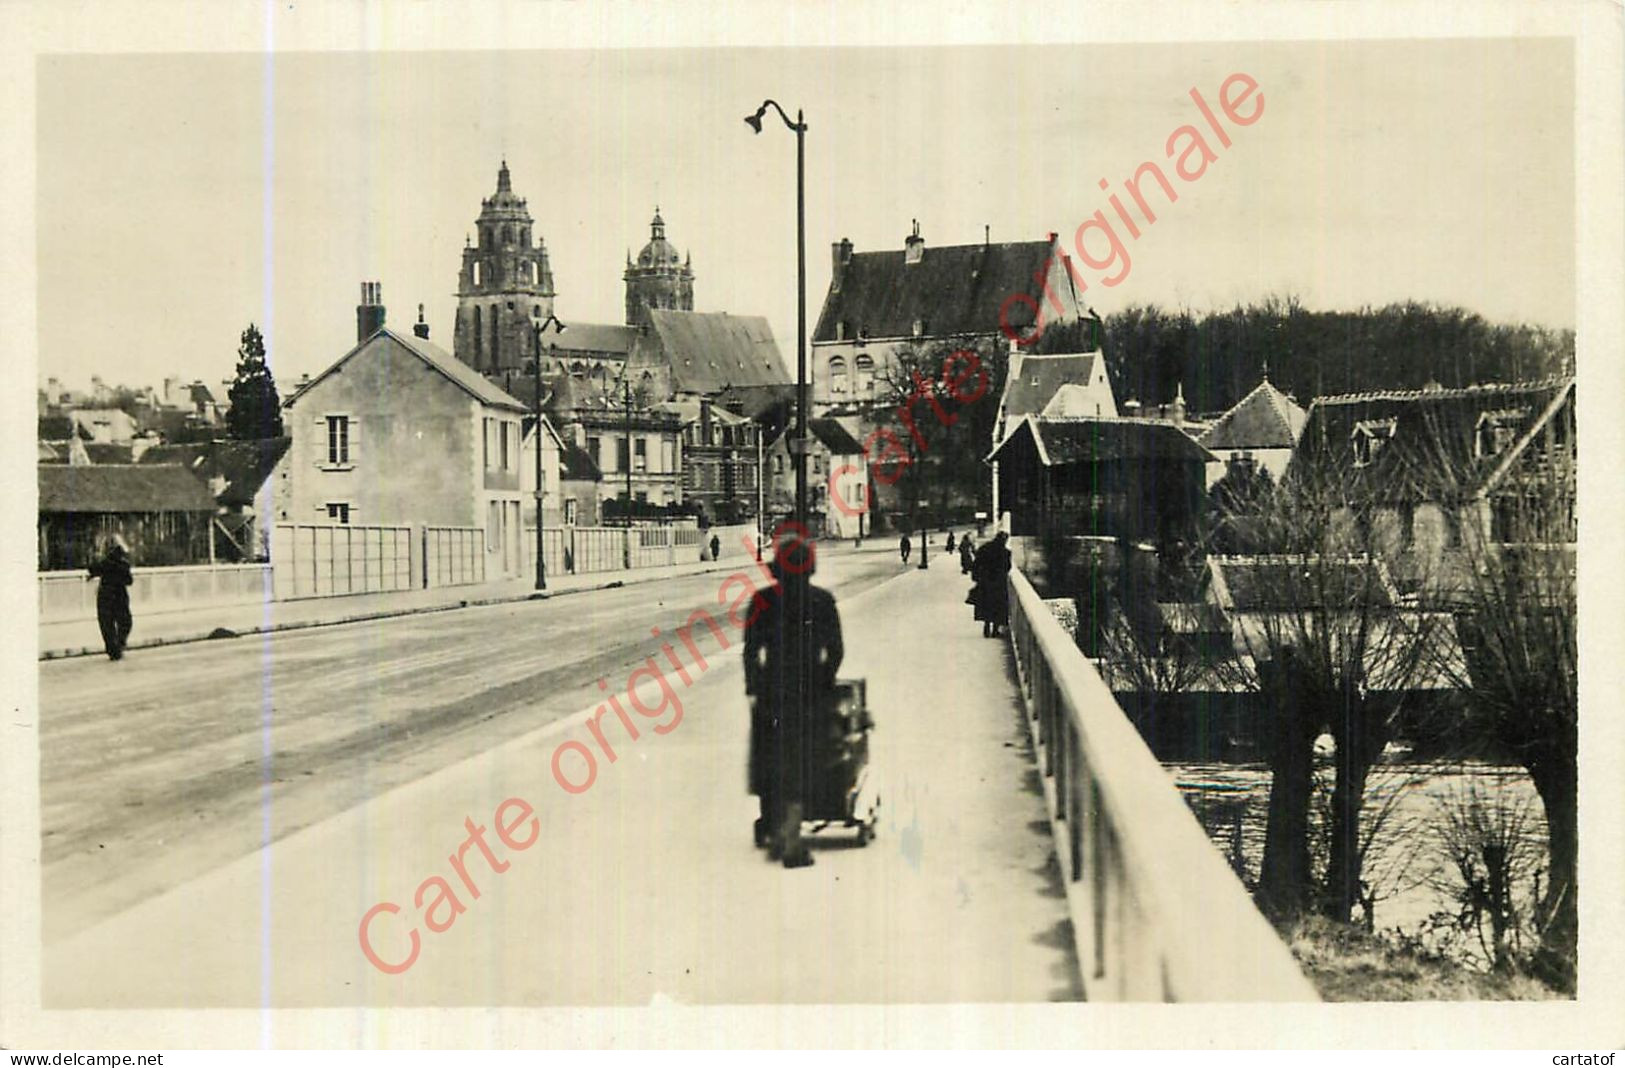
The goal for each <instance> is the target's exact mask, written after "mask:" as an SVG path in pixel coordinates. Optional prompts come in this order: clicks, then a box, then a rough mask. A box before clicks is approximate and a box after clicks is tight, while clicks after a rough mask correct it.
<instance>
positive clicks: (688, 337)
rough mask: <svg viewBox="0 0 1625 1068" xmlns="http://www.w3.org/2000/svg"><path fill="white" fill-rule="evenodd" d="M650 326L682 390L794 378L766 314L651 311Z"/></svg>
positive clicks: (676, 387) (712, 389)
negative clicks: (774, 338) (789, 372)
mask: <svg viewBox="0 0 1625 1068" xmlns="http://www.w3.org/2000/svg"><path fill="white" fill-rule="evenodd" d="M649 325H650V329H651V330H652V331H653V333H654V335H655V338H656V340H657V341H658V344H659V346H660V350H661V352H662V353H663V356H664V359H665V362H666V364H667V365H668V366H669V367H670V369H671V383H672V389H673V391H674V392H678V393H718V392H720V391H722V390H723V389H726V388H727V387H729V386H755V385H770V384H782V383H785V382H788V381H790V376H789V374H788V373H787V372H786V371H785V369H784V358H783V357H782V356H781V355H780V354H779V346H778V344H777V342H775V341H774V340H773V328H772V327H770V326H768V325H767V320H766V319H765V318H763V317H762V316H760V315H729V314H728V313H727V312H683V311H668V310H664V309H653V308H652V309H650V311H649Z"/></svg>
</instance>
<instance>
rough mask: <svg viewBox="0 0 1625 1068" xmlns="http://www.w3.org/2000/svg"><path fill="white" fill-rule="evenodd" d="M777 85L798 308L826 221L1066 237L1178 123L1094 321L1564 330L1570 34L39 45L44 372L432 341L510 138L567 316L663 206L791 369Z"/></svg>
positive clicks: (1091, 299) (593, 297)
mask: <svg viewBox="0 0 1625 1068" xmlns="http://www.w3.org/2000/svg"><path fill="white" fill-rule="evenodd" d="M1234 73H1244V74H1247V75H1249V76H1250V77H1251V78H1253V79H1254V80H1255V81H1256V82H1257V83H1258V86H1259V90H1258V92H1259V93H1260V94H1261V95H1262V97H1263V101H1264V103H1263V110H1262V112H1261V113H1259V115H1258V117H1257V119H1256V120H1255V121H1254V122H1253V123H1252V124H1251V125H1247V126H1239V125H1236V124H1233V123H1227V122H1226V121H1225V120H1224V118H1223V116H1222V109H1221V107H1220V105H1219V92H1220V86H1221V84H1222V83H1223V82H1224V81H1225V79H1226V78H1227V77H1229V76H1230V75H1231V74H1234ZM1193 88H1194V89H1196V90H1197V91H1198V92H1199V93H1200V94H1202V96H1203V97H1204V98H1205V99H1206V100H1207V101H1208V102H1209V105H1210V107H1211V108H1212V109H1213V110H1214V111H1215V113H1216V114H1219V116H1220V117H1219V121H1220V122H1221V123H1225V127H1226V130H1227V135H1228V136H1229V137H1230V140H1231V144H1230V146H1229V147H1227V148H1226V147H1222V146H1221V145H1220V144H1219V142H1218V141H1217V140H1216V139H1215V138H1214V137H1212V136H1210V129H1209V127H1207V125H1206V124H1205V121H1204V119H1203V118H1202V115H1201V112H1200V111H1199V110H1198V108H1197V105H1196V103H1195V102H1194V101H1193V100H1192V98H1191V97H1190V95H1189V93H1190V91H1191V90H1192V89H1193ZM767 96H772V97H774V98H775V99H777V100H779V101H780V102H781V103H783V104H785V105H786V106H787V107H788V108H789V109H790V110H791V111H792V113H793V112H794V110H795V109H796V108H798V107H799V108H803V109H805V112H806V120H807V122H808V124H809V130H808V133H807V137H806V148H807V178H806V191H807V245H808V250H807V272H808V285H807V316H808V329H809V331H810V330H811V329H812V326H813V324H814V323H815V322H816V320H817V317H818V311H819V308H820V306H821V304H822V301H823V297H824V293H825V291H826V289H827V287H828V282H829V272H830V251H829V249H830V244H831V242H834V241H837V240H839V239H841V238H843V237H847V238H850V239H851V240H852V242H853V244H854V246H855V248H856V249H857V250H858V251H860V252H861V251H871V250H876V249H892V248H900V247H901V246H902V242H903V239H904V237H905V236H906V235H907V234H908V233H909V231H910V228H911V225H912V222H913V220H918V221H919V225H920V231H921V234H922V236H924V238H925V240H926V246H927V249H928V250H929V248H930V247H931V246H932V245H943V244H963V243H971V242H976V241H980V240H982V238H983V234H984V227H986V228H987V232H988V233H989V234H990V235H991V237H992V239H993V240H994V241H1017V240H1033V239H1042V238H1043V237H1045V236H1046V235H1047V234H1048V233H1050V232H1052V231H1053V232H1058V233H1060V234H1061V235H1062V241H1063V242H1064V243H1066V244H1067V245H1068V246H1069V247H1070V246H1071V245H1072V244H1073V240H1074V236H1075V234H1076V230H1077V228H1078V226H1079V224H1080V223H1083V222H1084V221H1086V220H1088V219H1089V218H1091V217H1092V216H1093V215H1094V213H1095V212H1096V211H1104V212H1105V217H1106V218H1107V219H1108V220H1110V219H1111V218H1112V211H1111V208H1110V207H1109V204H1108V201H1107V197H1108V195H1110V194H1117V195H1119V197H1120V199H1122V200H1123V201H1125V202H1126V201H1127V200H1128V197H1127V196H1126V194H1124V193H1123V182H1124V180H1125V179H1126V178H1128V176H1129V175H1131V174H1132V173H1134V171H1135V170H1136V169H1137V168H1138V167H1139V165H1140V164H1141V163H1143V162H1144V161H1146V160H1155V161H1157V162H1159V163H1160V164H1161V165H1162V166H1163V167H1164V169H1165V170H1169V171H1170V178H1171V179H1172V174H1171V168H1172V164H1171V163H1170V162H1169V160H1168V156H1167V154H1166V151H1165V146H1166V144H1167V142H1168V140H1169V138H1170V135H1171V134H1173V133H1174V132H1175V131H1176V130H1177V129H1178V128H1179V127H1180V126H1182V125H1185V124H1187V123H1190V124H1194V125H1196V127H1197V128H1198V129H1199V130H1200V131H1201V132H1202V133H1203V134H1204V136H1208V138H1209V140H1210V142H1211V146H1210V147H1211V148H1212V150H1213V152H1214V153H1215V154H1216V156H1217V158H1216V159H1215V160H1214V161H1212V162H1211V163H1210V164H1209V165H1208V166H1207V168H1206V170H1205V171H1204V172H1203V173H1202V174H1201V175H1200V177H1198V178H1196V179H1195V180H1193V181H1188V182H1185V181H1180V180H1178V179H1173V180H1174V182H1175V184H1176V186H1177V187H1178V188H1177V191H1178V193H1179V199H1178V201H1177V203H1172V204H1165V203H1164V202H1163V201H1162V200H1159V199H1155V198H1153V200H1152V203H1153V206H1154V208H1155V209H1156V211H1157V215H1158V219H1157V222H1156V224H1155V225H1154V226H1147V227H1144V228H1143V230H1142V234H1141V236H1140V237H1139V238H1137V239H1131V238H1130V237H1129V236H1128V235H1127V234H1126V233H1122V234H1120V235H1119V236H1120V237H1121V239H1122V240H1123V241H1124V243H1125V248H1126V250H1127V252H1128V254H1129V257H1130V268H1129V269H1128V270H1127V271H1126V272H1119V273H1121V280H1120V281H1119V282H1118V284H1116V285H1114V286H1108V285H1106V284H1105V280H1104V279H1105V278H1106V277H1107V276H1108V274H1109V272H1100V271H1096V272H1087V271H1086V272H1084V277H1085V278H1086V279H1087V280H1088V281H1089V282H1090V288H1089V291H1088V293H1087V295H1086V301H1087V303H1088V304H1090V305H1091V306H1093V307H1094V308H1095V309H1097V310H1098V311H1099V312H1100V313H1101V314H1102V315H1109V314H1111V313H1112V312H1113V311H1115V310H1117V309H1120V308H1122V307H1125V306H1127V305H1130V304H1135V303H1156V304H1159V305H1163V306H1167V307H1180V306H1183V307H1189V308H1191V309H1194V310H1198V311H1200V310H1205V309H1209V308H1215V307H1228V306H1230V305H1232V304H1234V303H1236V302H1246V301H1252V300H1258V299H1261V298H1264V297H1267V296H1270V295H1288V294H1291V295H1295V296H1297V297H1298V299H1299V300H1300V301H1301V302H1302V303H1303V304H1304V305H1305V306H1307V307H1310V308H1354V307H1359V306H1362V305H1365V304H1373V305H1379V304H1383V303H1387V302H1390V301H1399V300H1411V299H1414V300H1420V301H1431V302H1436V303H1441V304H1454V305H1461V306H1463V307H1466V308H1468V309H1470V310H1472V311H1476V312H1478V313H1480V314H1482V315H1484V316H1485V317H1486V318H1488V319H1491V320H1493V321H1527V322H1532V323H1538V324H1541V325H1545V326H1552V327H1572V326H1573V325H1574V323H1575V314H1576V308H1575V190H1574V183H1575V175H1574V132H1573V131H1574V104H1573V99H1574V61H1573V56H1572V51H1571V46H1570V44H1569V42H1568V41H1566V40H1560V39H1550V40H1542V39H1535V40H1531V39H1524V40H1511V39H1480V40H1437V41H1414V42H1413V41H1391V40H1390V41H1381V42H1361V41H1353V42H1320V41H1308V42H1275V43H1262V44H1252V43H1239V44H1238V43H1234V42H1225V43H1215V44H1148V45H1132V44H1111V45H1064V46H1041V47H1012V46H997V47H986V48H976V47H918V48H901V47H899V48H890V47H888V48H864V49H856V48H844V49H798V50H772V49H762V48H750V49H746V48H739V49H712V50H704V51H702V50H678V49H672V50H652V49H646V50H603V51H584V50H577V51H551V52H549V51H527V52H521V51H510V52H458V53H452V52H443V53H402V52H394V53H389V52H341V53H299V54H294V53H276V54H272V55H269V56H267V55H264V54H252V53H240V54H216V55H140V54H126V55H77V56H46V57H41V59H40V62H39V74H38V131H39V134H38V146H37V147H38V156H37V159H38V204H37V225H38V250H39V251H38V268H39V273H38V311H39V354H40V358H39V378H40V380H41V382H43V381H44V380H45V378H46V377H47V376H55V377H57V378H59V379H61V380H62V381H63V382H64V383H65V384H66V385H68V386H70V387H76V388H83V387H84V386H85V385H87V384H88V382H89V379H90V376H91V375H92V374H100V375H101V376H102V377H103V378H104V379H105V380H107V381H108V382H109V383H110V384H113V383H123V384H129V385H158V384H159V383H160V382H161V381H162V379H163V378H164V376H166V375H170V374H178V375H180V376H182V377H183V378H186V379H191V378H202V379H204V380H206V381H211V382H217V381H220V380H222V379H227V378H229V377H230V376H231V374H232V371H233V367H234V365H235V359H236V349H237V344H238V338H239V335H240V334H241V332H242V330H243V328H244V327H245V326H246V325H247V324H248V323H249V322H251V321H252V322H255V323H257V324H259V325H260V326H261V328H262V329H263V330H264V331H265V333H266V340H267V347H268V350H269V353H270V359H271V366H272V369H273V372H274V373H275V375H276V376H277V378H278V380H279V381H281V382H284V383H290V382H292V381H294V380H296V379H297V378H298V377H299V375H300V374H303V373H312V374H314V373H317V372H319V371H320V370H322V369H323V368H325V367H326V366H327V365H329V364H330V363H332V362H333V361H334V360H336V359H337V358H338V357H340V356H342V355H343V354H344V353H345V352H346V351H347V350H348V349H349V348H350V346H351V345H352V344H353V343H354V341H355V305H356V303H357V300H358V297H359V292H360V283H361V282H363V281H378V282H380V283H382V286H383V296H384V302H385V304H386V305H387V306H388V308H389V322H390V323H391V324H393V325H396V326H399V327H402V328H405V327H406V325H407V324H408V323H410V322H411V321H412V320H414V319H415V318H416V309H417V305H418V304H419V303H422V304H423V305H424V306H425V312H426V315H427V319H428V322H429V324H430V327H431V331H432V335H433V337H434V338H435V339H436V340H438V341H439V342H441V343H442V344H443V345H445V346H446V347H447V348H448V349H449V348H450V347H451V329H452V323H453V317H454V313H455V309H456V296H455V293H456V284H457V283H456V275H457V270H458V267H459V264H460V257H461V249H462V247H463V243H464V240H465V236H466V235H469V234H470V233H471V232H472V230H473V223H474V219H475V218H476V216H477V215H478V213H479V209H480V200H481V198H482V197H486V196H489V195H490V194H491V193H492V192H493V191H494V190H495V188H496V172H497V168H498V165H499V163H500V161H501V160H502V159H504V158H506V160H507V161H508V165H509V167H510V169H511V171H512V176H513V186H514V190H515V192H517V193H518V194H520V195H521V196H524V197H526V198H527V199H528V201H529V207H530V210H531V213H532V214H533V215H534V216H535V220H536V222H535V229H536V233H537V234H538V235H539V236H541V237H543V238H545V240H546V242H547V246H548V249H549V253H550V258H551V262H552V267H553V274H554V279H555V283H556V288H557V291H558V298H557V307H556V310H557V313H558V315H559V317H560V318H561V319H562V320H563V321H564V322H566V323H569V322H571V321H572V320H574V321H585V322H604V323H618V322H621V321H622V318H623V298H624V286H623V283H622V272H623V270H624V266H625V257H626V254H627V252H628V250H630V251H631V252H632V253H633V254H636V252H637V250H638V249H639V248H640V247H641V246H642V245H643V244H644V243H645V242H646V241H647V240H648V238H649V220H650V216H651V215H652V214H653V212H654V209H655V206H656V204H657V203H658V205H659V207H660V210H661V213H662V215H663V216H664V218H665V221H666V223H667V236H668V238H669V239H670V240H672V241H673V243H675V244H676V245H677V247H678V248H679V249H680V250H681V251H683V252H685V253H688V254H690V255H691V256H692V259H693V265H694V271H695V276H696V281H695V287H694V288H695V307H696V309H697V310H701V311H729V312H733V313H736V314H752V315H765V316H766V317H767V318H768V320H769V322H770V323H771V325H772V327H773V330H774V333H775V335H776V336H777V338H778V340H779V345H780V348H781V350H782V351H783V353H784V355H785V357H786V360H787V361H793V360H794V356H795V330H796V264H795V138H794V136H793V135H792V134H791V133H790V132H789V131H788V130H786V129H785V128H784V127H783V126H782V125H781V124H778V121H777V119H776V118H773V117H771V116H770V117H769V120H768V123H767V125H766V126H765V127H764V130H763V132H762V133H761V134H760V135H752V133H751V131H750V129H749V128H748V127H747V126H746V125H745V123H744V122H743V121H742V119H743V117H744V116H745V115H746V114H748V113H750V112H752V111H754V110H755V108H756V106H757V105H758V104H759V103H760V102H761V101H762V99H763V98H764V97H767ZM1251 106H1252V104H1251V103H1249V104H1248V107H1251ZM1183 144H1184V142H1182V143H1181V145H1182V146H1183ZM1176 154H1177V153H1176ZM1102 179H1105V180H1107V182H1108V185H1109V187H1110V188H1109V189H1108V190H1105V191H1103V190H1102V189H1101V187H1100V185H1099V183H1100V181H1101V180H1102ZM1157 196H1160V194H1157ZM1119 229H1121V228H1119ZM1098 238H1099V235H1098V234H1097V235H1096V236H1095V237H1094V238H1091V240H1097V239H1098ZM1097 247H1098V246H1097ZM927 254H929V251H928V253H927Z"/></svg>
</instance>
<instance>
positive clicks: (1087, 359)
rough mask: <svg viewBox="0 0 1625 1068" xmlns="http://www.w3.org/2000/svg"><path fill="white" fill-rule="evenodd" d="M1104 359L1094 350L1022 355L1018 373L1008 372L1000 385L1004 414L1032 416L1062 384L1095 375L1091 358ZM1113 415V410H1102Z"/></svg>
mask: <svg viewBox="0 0 1625 1068" xmlns="http://www.w3.org/2000/svg"><path fill="white" fill-rule="evenodd" d="M1098 359H1104V357H1103V356H1101V354H1100V353H1098V352H1082V353H1067V354H1065V355H1060V356H1023V357H1022V358H1021V363H1020V365H1019V372H1020V373H1019V374H1012V375H1011V376H1010V377H1009V378H1008V379H1007V380H1006V382H1005V384H1004V400H1003V403H1002V407H1003V410H1004V414H1005V417H1006V418H1008V419H1014V418H1015V417H1017V416H1021V415H1034V414H1037V413H1038V412H1041V411H1043V410H1044V406H1045V405H1046V404H1048V403H1049V402H1050V399H1051V398H1053V397H1054V396H1055V392H1056V391H1057V390H1058V389H1060V388H1061V387H1062V386H1065V385H1078V386H1087V385H1088V384H1089V382H1090V381H1091V380H1092V379H1093V378H1094V375H1095V361H1096V360H1098ZM1102 414H1105V415H1116V414H1117V413H1116V412H1105V413H1102Z"/></svg>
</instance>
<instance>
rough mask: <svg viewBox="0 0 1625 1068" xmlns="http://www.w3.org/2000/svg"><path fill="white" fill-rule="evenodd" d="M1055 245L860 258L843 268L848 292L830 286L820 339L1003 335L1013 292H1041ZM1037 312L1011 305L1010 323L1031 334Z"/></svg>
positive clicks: (1020, 244) (818, 331)
mask: <svg viewBox="0 0 1625 1068" xmlns="http://www.w3.org/2000/svg"><path fill="white" fill-rule="evenodd" d="M1054 247H1055V245H1054V241H1053V240H1045V241H1016V242H1007V243H1004V244H997V245H994V244H980V245H942V246H938V247H931V246H927V247H926V248H925V250H924V253H923V255H922V256H921V258H920V260H919V262H918V263H907V262H905V253H904V250H902V249H892V250H889V251H886V252H856V253H853V254H852V256H851V258H850V259H849V260H848V261H847V262H846V264H845V265H844V266H843V267H842V268H841V272H840V287H839V288H836V286H835V282H834V280H832V281H831V283H830V289H829V294H828V295H827V296H826V297H825V298H824V308H823V311H822V312H821V313H820V314H819V316H818V325H817V327H816V328H815V329H814V330H813V336H812V340H813V341H814V342H820V341H835V340H837V338H836V325H837V324H840V323H844V324H845V326H846V338H847V339H852V338H856V337H858V336H860V335H861V334H863V333H864V332H865V331H866V332H867V334H868V336H869V337H871V338H895V337H911V336H913V333H914V322H915V320H920V321H921V322H922V323H923V326H924V331H923V332H924V334H925V336H928V337H945V336H949V335H955V334H987V335H992V334H997V333H999V332H1000V323H999V310H1000V309H1001V308H1004V307H1005V305H1006V301H1008V300H1009V298H1010V297H1011V296H1012V295H1013V294H1026V295H1027V296H1028V297H1032V296H1033V295H1034V294H1035V293H1036V292H1037V290H1038V288H1039V286H1040V285H1041V280H1042V279H1043V278H1044V277H1046V275H1047V274H1048V269H1049V263H1050V260H1051V258H1052V255H1053V252H1054ZM1034 274H1037V275H1038V277H1039V279H1040V281H1034V280H1033V275H1034ZM1033 307H1034V305H1030V304H1028V303H1027V302H1026V301H1019V300H1017V301H1009V306H1008V308H1006V310H1005V317H1006V324H1005V325H1006V326H1007V327H1008V328H1009V329H1011V330H1012V331H1014V332H1016V334H1017V335H1018V336H1023V335H1025V334H1026V333H1027V332H1028V329H1029V328H1030V327H1031V326H1032V325H1033ZM1045 399H1048V398H1045ZM1035 410H1036V409H1035Z"/></svg>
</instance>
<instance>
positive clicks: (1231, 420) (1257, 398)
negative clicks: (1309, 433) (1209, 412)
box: [1198, 378, 1309, 451]
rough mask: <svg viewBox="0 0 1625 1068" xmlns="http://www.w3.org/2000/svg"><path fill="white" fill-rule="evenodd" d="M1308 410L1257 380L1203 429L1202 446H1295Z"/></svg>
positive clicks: (1230, 447)
mask: <svg viewBox="0 0 1625 1068" xmlns="http://www.w3.org/2000/svg"><path fill="white" fill-rule="evenodd" d="M1308 421H1309V413H1308V412H1306V411H1304V410H1303V409H1302V408H1300V407H1299V406H1298V405H1297V404H1296V403H1294V402H1293V400H1292V398H1290V397H1288V396H1287V395H1286V394H1284V393H1282V392H1281V391H1280V390H1278V389H1276V388H1275V387H1274V386H1273V385H1271V384H1270V380H1269V379H1267V378H1266V379H1264V380H1263V381H1262V382H1260V383H1259V384H1258V385H1257V387H1255V388H1254V389H1253V391H1252V392H1251V393H1249V394H1247V395H1246V396H1245V397H1243V398H1241V400H1239V401H1237V402H1236V404H1235V406H1234V407H1233V408H1231V409H1230V410H1229V411H1227V412H1225V413H1224V414H1223V415H1222V416H1220V417H1219V418H1218V420H1217V421H1216V422H1214V423H1213V425H1212V426H1210V427H1208V428H1207V430H1206V431H1204V432H1203V434H1202V436H1201V438H1200V439H1198V440H1200V441H1201V442H1202V444H1203V445H1206V446H1207V447H1208V448H1210V449H1213V450H1215V451H1217V450H1219V449H1291V448H1296V447H1297V444H1298V436H1299V435H1300V434H1302V433H1303V427H1304V424H1305V423H1307V422H1308Z"/></svg>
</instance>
